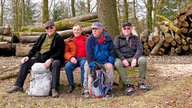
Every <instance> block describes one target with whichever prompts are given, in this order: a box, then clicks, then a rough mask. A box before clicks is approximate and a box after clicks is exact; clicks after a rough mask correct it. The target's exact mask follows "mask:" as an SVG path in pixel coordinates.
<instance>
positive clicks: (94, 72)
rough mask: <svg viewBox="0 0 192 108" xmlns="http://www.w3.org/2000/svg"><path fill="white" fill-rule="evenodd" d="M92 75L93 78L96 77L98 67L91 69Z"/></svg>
mask: <svg viewBox="0 0 192 108" xmlns="http://www.w3.org/2000/svg"><path fill="white" fill-rule="evenodd" d="M90 75H91V77H92V78H93V80H95V78H96V68H91V69H90Z"/></svg>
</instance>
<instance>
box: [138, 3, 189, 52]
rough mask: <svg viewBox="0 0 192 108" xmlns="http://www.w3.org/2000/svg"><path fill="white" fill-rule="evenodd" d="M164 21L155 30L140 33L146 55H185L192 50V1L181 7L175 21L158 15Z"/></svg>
mask: <svg viewBox="0 0 192 108" xmlns="http://www.w3.org/2000/svg"><path fill="white" fill-rule="evenodd" d="M157 17H159V18H162V19H163V21H162V22H160V23H159V29H160V30H159V29H158V28H157V27H155V28H154V32H152V33H149V32H147V31H146V30H145V31H143V32H142V33H141V34H140V38H141V41H142V43H143V49H144V55H165V54H167V55H184V54H191V52H192V3H191V4H189V5H188V6H187V8H181V9H180V10H179V12H178V13H177V14H176V16H175V20H174V21H170V20H169V19H167V18H165V17H163V16H160V15H157Z"/></svg>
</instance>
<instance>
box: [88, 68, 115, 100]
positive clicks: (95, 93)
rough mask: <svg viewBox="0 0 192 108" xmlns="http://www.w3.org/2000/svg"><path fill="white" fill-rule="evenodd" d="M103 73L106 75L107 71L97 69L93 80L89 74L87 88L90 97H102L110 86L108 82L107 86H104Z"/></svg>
mask: <svg viewBox="0 0 192 108" xmlns="http://www.w3.org/2000/svg"><path fill="white" fill-rule="evenodd" d="M104 74H106V76H107V77H108V76H109V75H108V73H106V72H104V71H102V70H99V71H98V72H97V73H96V78H95V80H94V79H93V77H91V75H89V76H88V90H89V94H90V96H91V97H92V98H102V97H105V96H106V94H107V92H108V91H109V90H110V89H111V88H112V87H111V84H110V83H109V84H108V85H107V87H105V86H104Z"/></svg>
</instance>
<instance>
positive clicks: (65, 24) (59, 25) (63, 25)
mask: <svg viewBox="0 0 192 108" xmlns="http://www.w3.org/2000/svg"><path fill="white" fill-rule="evenodd" d="M94 18H97V13H90V14H86V15H81V16H77V17H72V18H69V19H64V20H60V21H57V22H55V25H56V29H57V31H61V30H65V29H71V28H72V27H73V25H74V24H76V23H78V24H80V25H81V26H83V27H86V26H90V25H91V24H92V22H80V21H85V20H91V19H94ZM22 31H23V32H45V28H44V27H43V25H40V26H23V27H22Z"/></svg>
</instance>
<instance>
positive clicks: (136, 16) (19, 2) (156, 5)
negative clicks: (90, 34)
mask: <svg viewBox="0 0 192 108" xmlns="http://www.w3.org/2000/svg"><path fill="white" fill-rule="evenodd" d="M190 1H191V0H104V1H103V0H1V1H0V26H3V25H6V24H8V25H11V27H12V28H13V31H15V32H19V31H21V28H22V26H28V25H41V24H43V23H45V22H46V21H47V20H53V21H59V20H62V19H66V18H70V17H75V16H79V15H83V14H87V13H91V12H98V16H99V21H100V22H102V23H103V24H104V27H105V29H106V30H108V31H109V33H110V34H111V35H112V36H115V35H117V34H119V32H120V31H119V29H118V27H119V25H121V23H122V22H125V21H130V22H132V23H133V25H134V26H135V28H136V30H137V32H138V34H139V33H141V32H142V31H143V30H144V29H148V30H151V31H152V29H153V28H154V27H156V26H157V24H158V22H160V21H161V19H159V18H157V17H156V15H162V16H165V17H166V18H168V19H170V20H173V19H174V14H175V12H177V11H178V10H179V9H180V8H181V7H183V6H185V5H187V4H188V3H189V2H190Z"/></svg>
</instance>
